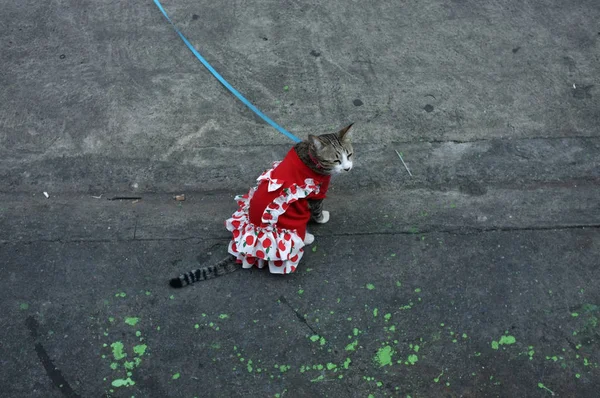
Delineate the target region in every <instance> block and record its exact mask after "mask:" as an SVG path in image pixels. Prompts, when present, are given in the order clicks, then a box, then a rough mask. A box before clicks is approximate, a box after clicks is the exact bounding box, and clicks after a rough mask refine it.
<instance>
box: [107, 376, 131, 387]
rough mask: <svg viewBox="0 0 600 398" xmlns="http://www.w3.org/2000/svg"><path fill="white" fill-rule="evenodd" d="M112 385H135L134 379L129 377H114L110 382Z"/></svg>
mask: <svg viewBox="0 0 600 398" xmlns="http://www.w3.org/2000/svg"><path fill="white" fill-rule="evenodd" d="M111 384H112V386H113V387H125V386H133V385H135V381H133V380H131V377H128V378H126V379H116V380H113V382H112V383H111Z"/></svg>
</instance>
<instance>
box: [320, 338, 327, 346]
mask: <svg viewBox="0 0 600 398" xmlns="http://www.w3.org/2000/svg"><path fill="white" fill-rule="evenodd" d="M326 342H327V341H326V340H325V338H324V337H321V338H320V339H319V344H321V345H325V343H326Z"/></svg>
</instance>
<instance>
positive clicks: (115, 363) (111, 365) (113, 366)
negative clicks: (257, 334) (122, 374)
mask: <svg viewBox="0 0 600 398" xmlns="http://www.w3.org/2000/svg"><path fill="white" fill-rule="evenodd" d="M118 367H119V364H118V363H117V362H113V363H111V364H110V368H111V369H112V370H117V368H118Z"/></svg>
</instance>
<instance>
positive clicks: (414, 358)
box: [407, 354, 419, 365]
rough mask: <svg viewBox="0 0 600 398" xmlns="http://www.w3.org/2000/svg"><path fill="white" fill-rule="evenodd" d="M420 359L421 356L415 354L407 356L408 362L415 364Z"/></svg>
mask: <svg viewBox="0 0 600 398" xmlns="http://www.w3.org/2000/svg"><path fill="white" fill-rule="evenodd" d="M418 360H419V357H418V356H416V355H415V354H411V355H409V356H408V358H407V361H408V363H410V364H411V365H414V364H415V363H417V361H418Z"/></svg>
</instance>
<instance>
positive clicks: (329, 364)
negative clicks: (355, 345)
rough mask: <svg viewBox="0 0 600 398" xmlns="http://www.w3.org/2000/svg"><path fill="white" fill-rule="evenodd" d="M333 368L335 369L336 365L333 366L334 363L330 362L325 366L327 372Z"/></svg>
mask: <svg viewBox="0 0 600 398" xmlns="http://www.w3.org/2000/svg"><path fill="white" fill-rule="evenodd" d="M335 368H337V365H336V364H334V363H331V362H329V363H328V364H327V370H333V369H335Z"/></svg>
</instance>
